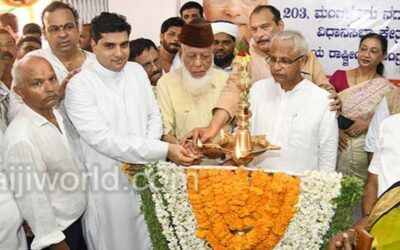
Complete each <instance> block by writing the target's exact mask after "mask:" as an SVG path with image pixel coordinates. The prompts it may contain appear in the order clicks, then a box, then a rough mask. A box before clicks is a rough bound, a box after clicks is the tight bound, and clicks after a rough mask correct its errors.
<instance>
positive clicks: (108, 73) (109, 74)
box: [93, 59, 125, 80]
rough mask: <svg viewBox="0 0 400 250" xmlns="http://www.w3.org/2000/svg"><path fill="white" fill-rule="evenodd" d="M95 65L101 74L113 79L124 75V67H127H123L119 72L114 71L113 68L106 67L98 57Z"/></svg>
mask: <svg viewBox="0 0 400 250" xmlns="http://www.w3.org/2000/svg"><path fill="white" fill-rule="evenodd" d="M93 65H94V67H95V69H96V71H97V72H98V73H99V74H100V75H101V76H104V77H107V78H111V79H113V80H117V79H116V78H119V77H120V76H121V75H122V72H123V71H124V68H125V67H124V68H122V70H121V71H118V72H116V71H112V70H109V69H107V68H106V67H104V66H103V65H102V64H101V63H100V62H99V61H98V60H97V59H96V60H95V62H94V64H93Z"/></svg>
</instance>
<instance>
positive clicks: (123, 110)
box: [65, 61, 168, 250]
mask: <svg viewBox="0 0 400 250" xmlns="http://www.w3.org/2000/svg"><path fill="white" fill-rule="evenodd" d="M65 106H66V108H67V112H68V115H69V117H70V119H71V121H72V123H73V124H74V125H75V127H76V129H77V131H78V133H79V134H80V136H81V137H82V139H83V141H82V142H83V143H82V145H83V153H84V155H85V161H86V167H87V169H88V172H89V174H93V175H95V173H96V171H97V170H99V169H100V171H101V172H102V173H104V174H110V173H116V175H117V177H118V178H117V184H116V187H115V188H116V191H113V192H110V191H107V190H105V189H103V190H101V191H97V190H95V191H93V192H91V190H94V189H96V186H98V185H101V183H98V180H95V179H94V178H90V179H89V184H90V187H91V189H90V192H89V204H88V209H87V213H86V215H85V218H84V219H85V226H86V228H87V236H86V238H87V239H88V245H89V249H92V248H93V249H96V250H103V249H104V250H108V249H119V250H125V249H126V250H128V249H129V250H135V249H146V248H147V247H148V246H149V244H150V241H149V238H148V233H147V227H146V224H145V222H144V219H143V216H142V214H141V212H140V204H141V203H140V202H141V201H140V198H139V197H138V196H137V194H136V193H135V192H134V190H133V188H132V185H130V184H129V183H128V181H127V178H126V177H125V176H124V175H123V174H122V173H121V170H120V166H121V162H128V163H147V162H155V161H160V160H164V159H165V158H166V156H167V152H168V144H167V143H165V142H161V141H160V138H161V135H162V133H163V130H162V118H161V114H160V110H159V107H158V104H157V101H156V99H155V96H154V93H153V90H152V88H151V85H150V82H149V79H148V76H147V74H146V72H145V71H144V69H143V67H142V66H141V65H139V64H137V63H133V62H128V63H127V64H126V65H125V67H124V68H123V69H122V71H121V72H114V71H110V70H108V69H106V68H105V67H103V66H102V65H101V64H100V63H99V62H97V61H96V62H95V63H93V64H92V65H90V66H88V67H86V68H85V69H83V70H82V71H81V72H79V73H78V74H77V75H75V76H74V77H73V78H72V79H71V81H70V83H69V84H68V86H67V92H66V98H65Z"/></svg>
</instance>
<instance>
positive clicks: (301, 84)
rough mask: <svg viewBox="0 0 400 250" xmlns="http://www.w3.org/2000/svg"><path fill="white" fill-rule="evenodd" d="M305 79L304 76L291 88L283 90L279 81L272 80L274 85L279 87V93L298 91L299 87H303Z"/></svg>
mask: <svg viewBox="0 0 400 250" xmlns="http://www.w3.org/2000/svg"><path fill="white" fill-rule="evenodd" d="M305 81H306V79H305V78H304V79H303V80H301V81H300V82H299V83H298V84H296V86H294V88H293V89H292V90H290V91H285V90H284V89H283V88H282V86H281V84H280V83H279V82H277V81H274V83H275V86H276V87H277V88H279V90H280V92H281V93H295V92H297V91H300V90H301V89H303V88H304V85H305Z"/></svg>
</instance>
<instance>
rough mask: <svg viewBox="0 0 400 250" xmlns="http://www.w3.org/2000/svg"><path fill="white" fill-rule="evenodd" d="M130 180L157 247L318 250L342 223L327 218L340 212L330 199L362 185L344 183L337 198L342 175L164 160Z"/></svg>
mask: <svg viewBox="0 0 400 250" xmlns="http://www.w3.org/2000/svg"><path fill="white" fill-rule="evenodd" d="M136 176H138V177H137V178H136V179H134V181H133V182H134V184H135V185H137V184H139V187H140V188H139V189H140V191H139V192H140V194H141V197H142V202H143V207H142V211H143V213H144V215H145V219H146V222H147V224H148V229H149V233H150V237H151V240H152V244H153V249H157V250H159V249H199V250H201V249H319V248H321V247H322V246H323V244H324V243H325V242H326V239H327V237H326V234H327V232H328V231H329V229H330V228H336V227H337V226H335V225H334V223H336V224H337V223H339V224H340V223H342V224H341V226H344V224H343V221H341V222H340V221H332V218H335V217H336V216H335V214H338V213H339V214H343V211H339V210H338V209H339V207H337V204H338V203H337V202H336V201H340V202H341V203H344V202H347V201H346V199H347V197H349V193H352V192H353V193H354V189H356V188H362V183H361V182H359V183H357V182H352V183H353V186H352V187H351V188H347V189H345V190H344V191H346V193H344V192H343V190H341V187H342V182H343V181H344V178H343V177H342V175H341V174H337V173H331V174H327V173H321V172H315V171H314V172H306V173H305V174H304V176H302V177H296V176H291V175H287V174H284V173H268V172H265V171H263V170H255V169H248V168H236V167H229V168H227V167H211V166H201V167H200V166H197V167H196V166H194V167H190V168H183V167H180V166H176V165H174V164H173V163H166V162H161V163H157V164H153V165H147V166H145V167H143V168H141V169H139V170H138V173H137V174H136ZM347 182H348V181H347ZM347 186H349V185H347ZM321 190H324V192H321ZM360 196H361V195H359V196H357V197H355V196H354V195H353V196H351V199H353V200H354V199H355V198H357V199H359V198H360ZM348 202H349V204H350V201H348ZM340 209H342V208H340ZM347 209H348V208H347ZM349 216H350V215H348V216H347V219H348V217H349ZM347 219H346V220H347ZM347 226H348V225H347ZM332 233H335V232H334V231H332V230H331V231H329V234H332ZM324 236H325V238H324ZM324 241H325V242H324Z"/></svg>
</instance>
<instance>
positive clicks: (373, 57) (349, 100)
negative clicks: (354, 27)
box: [330, 33, 394, 179]
mask: <svg viewBox="0 0 400 250" xmlns="http://www.w3.org/2000/svg"><path fill="white" fill-rule="evenodd" d="M386 54H387V40H386V38H384V37H382V36H381V35H379V34H376V33H370V34H367V35H365V36H364V37H362V38H361V41H360V45H359V48H358V58H357V61H358V64H359V66H358V67H357V68H354V69H351V70H346V71H344V70H338V71H336V72H335V73H334V74H333V75H332V77H331V79H330V83H331V84H332V85H333V86H334V87H335V89H336V92H337V93H338V94H339V98H340V99H341V101H342V105H343V106H342V116H344V117H345V118H348V119H350V120H352V121H354V123H353V124H352V125H351V126H350V127H348V128H347V129H340V130H339V155H338V164H337V171H339V172H342V173H343V174H346V175H352V176H353V175H355V176H358V177H361V178H363V179H366V177H367V174H368V171H367V167H368V156H367V153H366V152H365V151H364V143H365V137H366V132H367V130H368V126H369V123H370V121H371V118H372V116H373V113H374V111H375V108H376V106H377V105H378V103H379V102H380V101H381V99H382V98H383V96H384V95H385V94H386V93H387V92H388V91H390V90H392V89H393V88H394V86H393V85H392V84H391V83H390V82H389V81H388V80H386V79H384V78H383V77H382V73H383V64H382V62H383V60H384V59H385V56H386Z"/></svg>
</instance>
